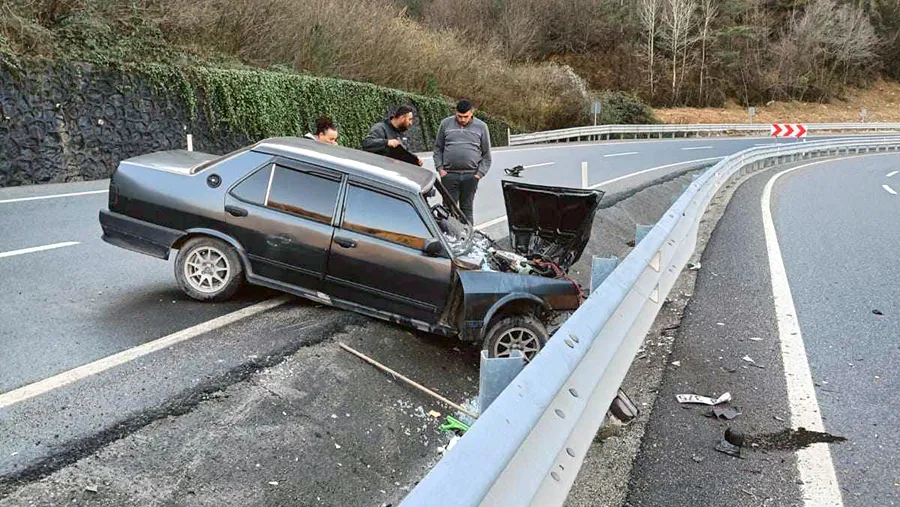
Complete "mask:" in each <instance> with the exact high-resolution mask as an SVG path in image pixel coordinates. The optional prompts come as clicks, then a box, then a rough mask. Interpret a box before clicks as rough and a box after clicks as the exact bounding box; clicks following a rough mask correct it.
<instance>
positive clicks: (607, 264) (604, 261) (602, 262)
mask: <svg viewBox="0 0 900 507" xmlns="http://www.w3.org/2000/svg"><path fill="white" fill-rule="evenodd" d="M618 265H619V258H618V257H597V256H594V257H593V258H592V259H591V291H590V293H589V294H593V293H594V291H595V290H597V287H600V284H602V283H603V280H606V277H607V276H609V274H610V273H612V272H613V270H614V269H616V266H618Z"/></svg>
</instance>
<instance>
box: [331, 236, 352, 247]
mask: <svg viewBox="0 0 900 507" xmlns="http://www.w3.org/2000/svg"><path fill="white" fill-rule="evenodd" d="M334 242H335V243H337V244H338V245H341V246H342V247H344V248H356V241H353V240H352V239H347V238H340V237H338V238H334Z"/></svg>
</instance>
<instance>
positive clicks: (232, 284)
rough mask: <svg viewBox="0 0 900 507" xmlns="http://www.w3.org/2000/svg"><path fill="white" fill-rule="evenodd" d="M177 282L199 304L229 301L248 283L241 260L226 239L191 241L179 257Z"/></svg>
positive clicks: (185, 245) (202, 238)
mask: <svg viewBox="0 0 900 507" xmlns="http://www.w3.org/2000/svg"><path fill="white" fill-rule="evenodd" d="M175 279H176V280H177V281H178V285H179V286H180V287H181V290H182V291H183V292H184V293H185V294H187V295H188V296H190V297H191V298H192V299H196V300H198V301H226V300H228V299H230V298H231V297H232V296H233V295H234V294H235V292H237V290H238V289H239V288H240V287H241V284H242V283H243V280H244V274H243V267H242V266H241V259H240V257H239V256H238V254H237V252H236V251H235V250H234V248H232V247H231V245H229V244H228V243H225V242H224V241H222V240H219V239H215V238H209V237H200V238H194V239H191V240H188V241H187V242H186V243H185V244H184V245H183V246H182V247H181V250H179V251H178V257H176V258H175Z"/></svg>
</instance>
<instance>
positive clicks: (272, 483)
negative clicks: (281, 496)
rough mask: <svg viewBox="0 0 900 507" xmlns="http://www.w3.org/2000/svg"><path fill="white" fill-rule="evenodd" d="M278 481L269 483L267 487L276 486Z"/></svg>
mask: <svg viewBox="0 0 900 507" xmlns="http://www.w3.org/2000/svg"><path fill="white" fill-rule="evenodd" d="M277 485H278V481H269V486H277Z"/></svg>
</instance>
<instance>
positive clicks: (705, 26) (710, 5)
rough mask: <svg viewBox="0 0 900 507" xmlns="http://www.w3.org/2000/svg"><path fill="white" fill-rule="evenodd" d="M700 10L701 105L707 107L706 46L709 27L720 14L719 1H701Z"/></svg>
mask: <svg viewBox="0 0 900 507" xmlns="http://www.w3.org/2000/svg"><path fill="white" fill-rule="evenodd" d="M700 8H701V9H702V11H703V12H702V14H703V20H702V22H701V23H702V26H701V29H700V93H699V94H698V95H699V99H700V104H698V105H701V106H703V105H706V100H705V98H704V96H703V85H704V83H705V82H706V79H707V76H706V44H707V41H709V27H710V25H711V24H712V22H713V20H714V19H715V17H716V15H717V14H718V12H719V0H701V2H700Z"/></svg>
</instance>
